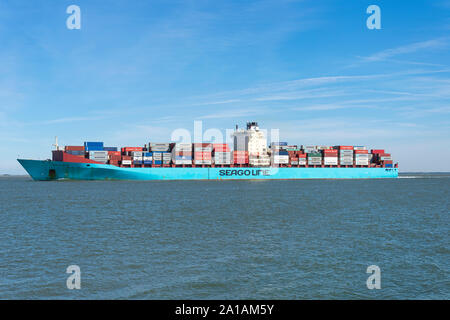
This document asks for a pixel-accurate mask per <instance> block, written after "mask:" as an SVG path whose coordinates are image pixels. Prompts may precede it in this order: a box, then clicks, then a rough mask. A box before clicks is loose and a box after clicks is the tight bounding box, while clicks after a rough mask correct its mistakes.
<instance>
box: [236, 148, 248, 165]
mask: <svg viewBox="0 0 450 320" xmlns="http://www.w3.org/2000/svg"><path fill="white" fill-rule="evenodd" d="M233 163H234V164H248V151H233Z"/></svg>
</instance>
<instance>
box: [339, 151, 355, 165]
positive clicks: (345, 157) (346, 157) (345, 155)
mask: <svg viewBox="0 0 450 320" xmlns="http://www.w3.org/2000/svg"><path fill="white" fill-rule="evenodd" d="M338 148H339V164H340V165H341V166H352V165H353V146H339V147H338Z"/></svg>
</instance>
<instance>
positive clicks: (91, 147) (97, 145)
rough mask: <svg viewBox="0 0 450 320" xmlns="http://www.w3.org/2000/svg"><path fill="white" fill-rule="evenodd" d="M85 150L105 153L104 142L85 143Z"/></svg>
mask: <svg viewBox="0 0 450 320" xmlns="http://www.w3.org/2000/svg"><path fill="white" fill-rule="evenodd" d="M84 150H86V151H103V142H85V143H84Z"/></svg>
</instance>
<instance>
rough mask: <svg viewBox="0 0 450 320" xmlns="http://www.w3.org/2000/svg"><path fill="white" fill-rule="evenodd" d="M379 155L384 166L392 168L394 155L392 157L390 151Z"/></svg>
mask: <svg viewBox="0 0 450 320" xmlns="http://www.w3.org/2000/svg"><path fill="white" fill-rule="evenodd" d="M378 157H379V160H380V162H381V164H382V165H384V167H386V168H392V166H393V162H392V157H391V154H390V153H379V154H378Z"/></svg>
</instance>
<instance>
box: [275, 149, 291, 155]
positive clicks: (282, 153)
mask: <svg viewBox="0 0 450 320" xmlns="http://www.w3.org/2000/svg"><path fill="white" fill-rule="evenodd" d="M274 154H275V155H278V156H288V155H289V152H287V151H283V150H281V151H278V152H275V153H274Z"/></svg>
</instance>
